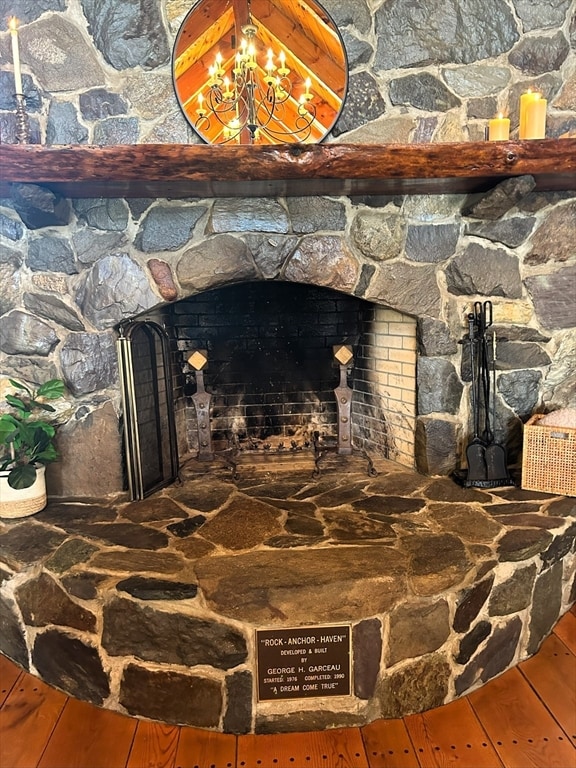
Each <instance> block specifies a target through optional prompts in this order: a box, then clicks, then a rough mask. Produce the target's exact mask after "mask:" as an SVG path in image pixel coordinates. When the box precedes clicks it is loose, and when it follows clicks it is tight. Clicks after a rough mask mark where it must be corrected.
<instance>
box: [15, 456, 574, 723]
mask: <svg viewBox="0 0 576 768" xmlns="http://www.w3.org/2000/svg"><path fill="white" fill-rule="evenodd" d="M348 461H352V459H349V460H348ZM379 470H380V474H379V475H378V476H377V477H368V476H367V475H366V473H365V472H363V471H361V470H360V468H359V467H358V468H355V469H354V471H351V472H347V473H346V472H343V471H342V468H341V467H340V468H339V467H333V468H330V467H329V468H328V470H327V471H326V472H325V473H323V474H322V475H321V476H320V478H317V479H315V480H312V479H311V475H310V473H306V472H304V471H303V470H302V471H300V472H294V473H292V472H291V473H290V474H288V473H286V472H281V473H277V474H276V475H274V474H272V476H270V474H269V473H266V475H265V476H262V475H254V474H252V475H250V474H246V475H243V474H242V470H240V475H239V478H238V479H237V480H236V481H235V482H233V481H232V480H231V479H230V478H229V472H228V471H227V470H226V471H225V470H220V472H215V473H212V474H208V475H207V474H205V472H206V468H205V467H203V468H201V470H199V469H198V467H196V470H195V471H192V469H191V470H189V471H188V473H187V474H186V473H185V476H184V483H183V484H182V485H180V486H178V485H175V486H171V487H170V488H166V489H164V490H163V491H161V492H159V493H157V494H154V495H153V496H151V497H149V498H148V499H146V500H144V501H142V502H129V501H127V500H126V499H125V498H124V497H118V498H115V499H108V500H103V501H96V500H95V501H89V500H83V501H82V502H79V501H74V500H70V501H51V502H50V503H49V505H48V507H47V508H46V509H45V510H44V511H42V512H40V513H39V514H37V515H36V516H34V517H33V518H27V519H24V520H14V521H2V522H0V560H1V563H2V565H1V566H0V577H1V588H0V608H1V621H2V632H1V633H0V650H1V652H2V653H4V654H6V655H7V656H9V657H10V658H12V659H14V660H15V661H16V662H17V663H18V664H20V665H21V666H23V667H25V668H27V669H31V670H32V671H33V673H34V674H37V675H38V676H39V677H41V678H42V679H44V680H45V681H46V682H48V683H49V684H51V685H53V686H55V687H57V688H61V689H63V690H65V691H66V692H67V693H69V694H70V695H72V696H75V697H76V698H80V699H84V700H88V701H91V702H92V703H95V704H97V705H100V706H104V707H107V708H110V709H116V710H119V711H124V712H128V713H130V714H132V715H135V716H139V717H146V718H152V719H157V720H163V721H165V722H173V723H180V724H187V725H192V726H196V727H204V728H210V729H215V730H220V731H223V732H229V733H248V732H261V733H265V732H280V731H285V732H288V731H294V730H310V729H318V728H326V727H344V726H353V725H361V724H365V723H366V722H370V721H371V720H373V719H375V718H378V717H389V718H394V717H401V716H404V715H407V714H410V713H413V712H416V711H423V710H426V709H429V708H432V707H436V706H439V705H441V704H443V703H447V702H448V701H451V700H452V699H454V698H457V697H458V696H460V695H463V694H465V693H468V692H469V691H470V690H472V689H473V688H475V687H478V685H481V684H483V683H485V682H487V681H488V680H489V679H491V678H492V677H494V676H495V675H497V674H500V673H501V672H503V671H505V669H507V668H509V667H510V666H513V665H515V664H517V663H518V662H519V661H521V660H523V659H524V658H527V657H528V656H530V655H532V654H534V653H535V652H536V651H537V649H538V647H539V645H540V643H541V642H542V640H543V639H544V637H545V636H546V635H547V634H548V633H549V632H550V631H551V629H552V627H553V626H554V624H555V623H556V621H557V620H558V618H559V617H560V615H562V613H563V612H564V611H566V610H567V609H568V608H569V607H570V605H571V603H572V602H574V600H575V599H576V583H575V579H574V576H575V566H576V562H575V554H574V549H575V537H576V499H571V498H567V497H555V496H551V495H548V494H542V493H537V492H533V491H522V490H520V489H518V488H513V487H510V488H502V489H493V490H491V491H486V490H479V489H463V488H460V487H459V486H457V485H456V484H455V483H453V482H452V481H451V480H450V479H448V478H429V477H424V476H422V475H418V474H417V473H415V472H413V471H409V470H406V469H405V468H402V467H400V466H399V465H397V464H393V463H392V462H382V463H381V464H380V465H379ZM335 623H345V624H350V626H351V631H352V660H353V675H352V687H353V691H352V695H351V696H349V697H333V698H330V697H324V698H315V699H295V700H282V701H274V702H257V701H256V698H255V693H254V690H255V675H256V659H255V650H254V631H255V630H256V629H263V628H271V627H275V628H281V627H300V626H302V627H306V626H313V625H315V624H316V625H328V624H335ZM423 681H424V682H423ZM415 690H416V691H418V695H417V696H415V694H414V691H415ZM159 692H161V695H159ZM199 702H200V703H199Z"/></svg>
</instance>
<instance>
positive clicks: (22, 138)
mask: <svg viewBox="0 0 576 768" xmlns="http://www.w3.org/2000/svg"><path fill="white" fill-rule="evenodd" d="M14 98H15V100H16V141H17V142H18V144H29V143H30V120H29V119H28V113H27V112H26V96H24V94H23V93H15V94H14Z"/></svg>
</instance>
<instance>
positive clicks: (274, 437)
mask: <svg viewBox="0 0 576 768" xmlns="http://www.w3.org/2000/svg"><path fill="white" fill-rule="evenodd" d="M161 329H163V332H164V333H165V337H166V339H165V343H164V344H161V343H160V341H159V338H158V334H159V333H161V332H162V330H161ZM121 337H122V338H121V343H120V347H121V354H120V359H121V361H122V365H121V374H122V379H123V390H124V395H125V409H124V410H125V414H126V424H125V432H126V435H125V437H126V446H127V455H128V476H129V478H130V487H131V488H130V489H131V491H132V495H133V497H134V498H142V497H143V496H145V495H147V494H148V493H149V492H152V491H153V490H155V489H157V488H158V487H159V484H160V485H161V484H162V481H160V483H159V481H158V465H157V464H155V463H153V462H152V463H150V462H149V461H147V460H146V455H145V454H146V445H147V444H157V443H158V432H159V431H161V430H162V429H163V430H170V429H173V431H174V433H175V434H176V435H177V446H178V451H177V452H178V454H179V457H180V462H181V463H183V462H185V461H187V460H188V459H189V458H190V457H196V458H199V459H212V458H214V457H218V456H227V457H229V456H230V454H232V455H234V456H235V457H238V456H242V455H248V454H250V456H251V457H256V456H257V457H258V459H259V460H260V461H262V463H264V464H267V463H269V462H270V463H272V462H278V461H279V460H285V459H286V457H287V456H290V457H291V459H292V460H294V461H298V460H300V459H301V458H302V457H303V456H305V455H306V454H309V455H310V454H312V453H313V452H314V450H315V449H316V451H317V450H318V445H319V444H320V445H323V446H329V447H335V449H336V450H338V451H339V452H340V451H342V452H346V450H345V449H346V441H347V440H349V439H350V440H351V444H352V445H353V446H354V450H355V451H360V452H362V453H364V454H365V455H366V456H368V457H370V456H374V458H382V459H392V460H394V461H397V462H398V463H400V464H403V465H405V466H409V467H413V466H414V463H415V459H414V426H415V420H416V394H415V393H416V386H415V381H416V321H415V319H414V318H412V317H410V316H407V315H405V314H402V313H400V312H397V311H395V310H392V309H390V308H388V307H384V306H380V305H378V304H374V303H372V302H368V301H366V300H364V299H360V298H358V297H356V296H354V295H351V294H345V293H341V292H337V291H334V290H331V289H328V288H324V287H320V286H316V285H311V284H300V283H293V282H284V281H254V282H247V283H238V284H233V285H226V286H223V287H219V288H214V289H211V290H208V291H204V292H202V293H199V294H196V295H194V296H190V297H188V298H185V299H182V300H180V301H178V302H175V303H173V304H171V305H166V306H164V307H162V308H159V309H158V310H156V311H152V312H147V313H146V314H145V315H143V316H141V317H139V318H137V320H136V321H133V322H131V323H129V324H126V325H123V326H122V328H121ZM146 339H152V342H151V343H152V347H151V346H150V343H147V342H146ZM126 344H127V345H128V346H129V347H130V351H129V353H128V355H127V356H126V353H125V352H122V348H123V347H125V345H126ZM163 355H164V356H165V357H166V359H165V360H163V361H161V363H159V356H160V357H161V356H163ZM127 374H128V378H129V379H130V381H129V382H128V383H127V381H126V378H127ZM342 384H344V386H345V387H348V388H349V389H350V390H351V392H350V396H351V403H350V406H349V408H347V409H344V410H342V402H344V400H345V397H341V398H339V393H338V392H335V390H336V389H337V388H338V387H339V386H342ZM165 386H167V387H169V388H170V389H171V391H172V397H171V405H170V407H169V408H167V407H164V408H159V407H158V408H157V411H156V420H155V421H151V420H150V418H149V409H150V407H151V406H153V404H154V403H159V402H163V394H162V393H163V391H164V388H165ZM339 399H340V400H341V401H342V402H340V403H339ZM140 410H142V411H143V412H144V413H143V417H142V418H140V415H139V411H140ZM348 419H349V420H350V425H349V426H348V425H347V424H346V423H347V422H348ZM171 420H173V424H170V423H169V422H171ZM137 423H138V424H141V426H139V427H138V429H139V430H140V432H138V430H137V429H136V428H135V424H137ZM346 429H348V430H349V431H348V434H349V436H350V437H349V438H348V437H346V436H345V433H346ZM135 443H136V449H137V451H142V452H143V453H144V456H143V457H142V456H141V457H140V458H139V457H138V456H136V458H135V457H134V450H135V445H134V444H135ZM310 458H311V459H312V458H313V457H312V456H310ZM235 460H236V459H234V461H235ZM149 466H152V467H153V470H154V477H152V476H151V477H150V478H148V477H147V467H149ZM165 466H166V474H165V477H164V482H165V483H168V482H171V481H172V480H173V479H174V477H173V473H172V469H171V468H172V467H173V462H170V461H166V462H165ZM134 477H136V478H137V481H138V478H140V479H141V483H140V484H138V482H137V481H136V490H135V486H134V482H133V478H134Z"/></svg>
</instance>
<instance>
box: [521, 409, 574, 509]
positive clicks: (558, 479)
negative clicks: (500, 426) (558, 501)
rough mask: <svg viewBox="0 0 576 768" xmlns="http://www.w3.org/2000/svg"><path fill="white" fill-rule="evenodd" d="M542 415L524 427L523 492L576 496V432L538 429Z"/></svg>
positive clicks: (541, 427)
mask: <svg viewBox="0 0 576 768" xmlns="http://www.w3.org/2000/svg"><path fill="white" fill-rule="evenodd" d="M543 415H544V414H536V415H534V416H532V418H531V419H530V420H529V421H528V422H527V423H526V424H525V425H524V445H523V450H522V488H526V489H527V490H530V491H543V492H544V493H554V494H560V495H563V496H576V429H572V428H571V427H551V426H546V425H543V424H542V425H539V424H538V422H539V421H540V419H541V418H542V417H543Z"/></svg>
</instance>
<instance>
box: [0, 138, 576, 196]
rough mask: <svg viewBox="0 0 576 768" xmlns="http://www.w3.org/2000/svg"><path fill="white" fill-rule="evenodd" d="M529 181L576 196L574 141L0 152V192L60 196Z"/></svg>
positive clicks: (469, 187) (472, 186) (418, 188)
mask: <svg viewBox="0 0 576 768" xmlns="http://www.w3.org/2000/svg"><path fill="white" fill-rule="evenodd" d="M526 174H530V175H532V176H534V178H535V180H536V185H537V189H540V190H575V191H576V139H573V138H568V139H541V140H532V141H507V142H488V141H486V142H463V143H446V144H385V145H364V144H354V145H351V144H334V143H332V144H291V145H275V146H230V147H229V146H225V147H223V146H216V145H213V146H211V145H199V144H134V145H121V146H86V145H74V146H40V145H32V144H29V145H15V144H1V145H0V194H1V195H3V196H7V195H9V193H10V185H11V184H12V183H33V184H40V185H43V186H46V187H48V188H49V189H51V190H53V191H54V192H57V193H59V194H62V195H64V196H66V197H86V198H89V197H166V198H183V197H279V196H294V195H350V196H353V195H365V194H384V195H388V194H439V193H447V192H458V193H469V192H478V191H483V190H486V189H489V188H490V187H491V186H494V184H496V183H497V182H498V181H501V180H502V179H504V178H508V177H511V176H522V175H526Z"/></svg>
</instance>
